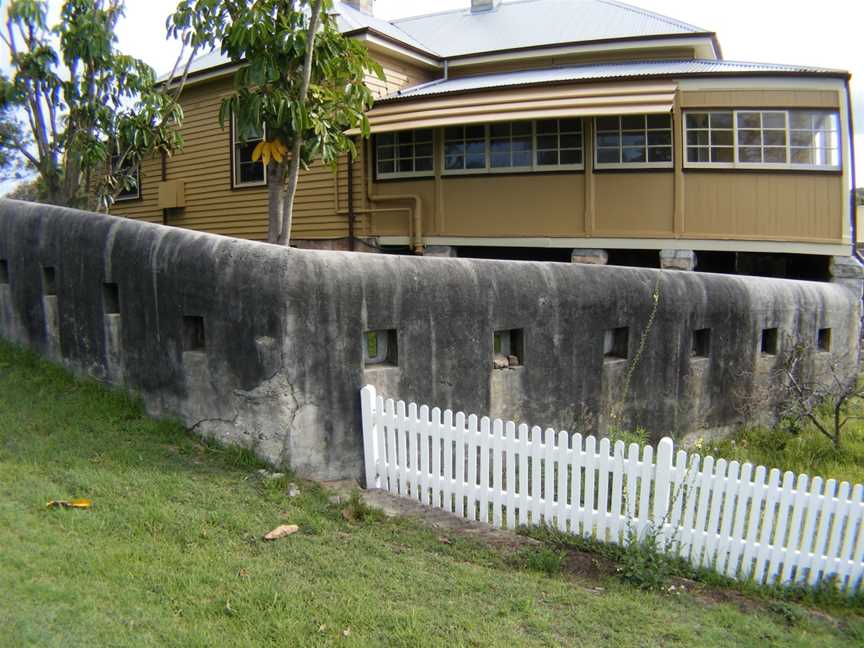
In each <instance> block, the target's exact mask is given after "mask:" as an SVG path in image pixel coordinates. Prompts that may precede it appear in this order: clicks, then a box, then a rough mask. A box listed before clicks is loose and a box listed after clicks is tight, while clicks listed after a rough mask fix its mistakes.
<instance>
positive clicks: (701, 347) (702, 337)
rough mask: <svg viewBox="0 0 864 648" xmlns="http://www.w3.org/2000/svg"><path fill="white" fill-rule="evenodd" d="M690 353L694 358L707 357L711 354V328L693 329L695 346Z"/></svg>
mask: <svg viewBox="0 0 864 648" xmlns="http://www.w3.org/2000/svg"><path fill="white" fill-rule="evenodd" d="M690 355H691V356H693V357H694V358H707V357H708V356H709V355H711V329H699V330H697V331H693V346H692V347H691V349H690Z"/></svg>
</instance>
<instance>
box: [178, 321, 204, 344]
mask: <svg viewBox="0 0 864 648" xmlns="http://www.w3.org/2000/svg"><path fill="white" fill-rule="evenodd" d="M205 346H206V339H205V337H204V318H203V317H199V316H197V315H185V316H184V317H183V351H204V348H205Z"/></svg>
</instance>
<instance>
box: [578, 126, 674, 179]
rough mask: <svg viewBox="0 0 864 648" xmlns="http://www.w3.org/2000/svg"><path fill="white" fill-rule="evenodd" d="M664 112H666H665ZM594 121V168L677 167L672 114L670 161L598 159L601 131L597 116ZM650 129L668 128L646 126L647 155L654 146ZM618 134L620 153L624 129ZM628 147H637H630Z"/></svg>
mask: <svg viewBox="0 0 864 648" xmlns="http://www.w3.org/2000/svg"><path fill="white" fill-rule="evenodd" d="M650 114H657V113H650ZM663 114H665V113H663ZM609 116H610V117H616V116H617V117H619V118H620V116H619V115H609ZM639 116H640V117H641V116H644V115H639ZM593 121H594V124H593V125H594V135H593V140H594V141H593V142H592V144H593V149H594V152H593V155H594V168H595V169H596V170H598V171H602V170H606V169H629V170H635V169H672V168H674V167H675V124H674V121H673V119H672V116H671V115H670V116H669V136H670V137H671V138H672V141H671V143H670V144H669V147H668V148H669V149H670V150H671V152H672V159H671V160H669V161H668V162H600V161H599V160H598V155H599V153H600V147H599V146H598V145H597V136H598V135H599V132H598V130H597V117H594V118H593ZM646 126H647V123H646ZM649 130H656V131H665V130H666V129H665V128H654V129H649V128H646V129H645V138H646V139H645V149H646V153H645V154H646V155H647V154H648V153H647V149H649V148H652V147H651V146H649V145H648V139H647V138H648V131H649ZM618 134H619V137H621V138H622V139H621V140H620V141H619V143H618V152H619V154H620V153H621V150H622V149H623V148H624V144H623V130H622V129H620V128H619V129H618ZM583 146H584V142H583ZM605 148H611V147H605ZM628 148H635V147H628ZM653 148H667V147H666V146H654V147H653Z"/></svg>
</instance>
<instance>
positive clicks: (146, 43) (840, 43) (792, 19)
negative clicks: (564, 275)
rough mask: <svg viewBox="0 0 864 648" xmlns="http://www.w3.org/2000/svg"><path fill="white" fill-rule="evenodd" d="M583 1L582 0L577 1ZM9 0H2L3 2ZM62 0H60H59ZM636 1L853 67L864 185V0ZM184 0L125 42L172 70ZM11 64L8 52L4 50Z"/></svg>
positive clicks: (722, 33) (409, 2)
mask: <svg viewBox="0 0 864 648" xmlns="http://www.w3.org/2000/svg"><path fill="white" fill-rule="evenodd" d="M574 1H576V0H574ZM6 2H7V0H0V6H3V7H4V11H3V13H4V14H5V4H6ZM52 4H55V5H56V6H59V5H60V0H52ZM631 4H634V5H636V6H639V7H642V8H644V9H648V10H650V11H654V12H657V13H661V14H664V15H667V16H671V17H674V18H677V19H679V20H683V21H685V22H688V23H691V24H693V25H696V26H698V27H702V28H704V29H706V30H710V31H715V32H717V35H718V37H719V39H720V44H721V46H722V48H723V55H724V57H725V58H727V59H729V60H739V61H758V62H772V63H799V64H807V65H815V66H820V67H830V68H840V69H844V70H848V71H849V72H851V73H852V77H853V80H852V93H853V99H854V102H855V111H854V112H855V131H856V137H855V139H856V151H857V155H856V158H857V161H858V164H857V166H858V169H859V173H858V175H859V181H858V184H859V186H861V185H864V45H862V40H864V2H862V0H724V1H723V2H704V1H694V0H632V1H631ZM176 5H177V0H126V18H125V19H124V20H123V22H122V23H121V25H120V28H119V36H120V47H121V49H122V50H123V51H124V52H125V53H127V54H132V55H133V56H136V57H139V58H142V59H144V60H145V61H147V62H148V63H149V64H150V65H151V66H153V67H154V68H155V69H156V71H157V73H159V74H161V73H163V72H167V71H169V70H170V69H171V66H172V65H173V63H174V59H175V58H176V55H177V47H176V44H175V43H173V42H172V43H166V41H165V18H166V17H167V16H168V15H169V14H170V13H171V11H172V10H173V9H174V7H176ZM468 6H470V0H377V1H376V2H375V14H376V15H377V16H379V17H381V18H387V19H392V18H399V17H403V16H412V15H417V14H424V13H432V12H437V11H446V10H449V9H459V8H465V7H468ZM0 57H2V63H3V65H4V67H6V64H7V59H8V55H7V53H5V52H2V51H0Z"/></svg>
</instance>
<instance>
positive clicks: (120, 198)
mask: <svg viewBox="0 0 864 648" xmlns="http://www.w3.org/2000/svg"><path fill="white" fill-rule="evenodd" d="M119 156H120V154H119V153H117V154H115V155H112V156H111V170H112V171H114V164H115V160H116V159H117V158H118V157H119ZM133 200H141V164H140V163H139V164H138V166H137V167H136V168H135V193H134V194H132V193H131V192H129V193H127V194H126V195H125V196H124V195H123V193H122V192H121V193H119V194H117V197H116V198H114V202H115V203H118V202H131V201H133Z"/></svg>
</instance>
